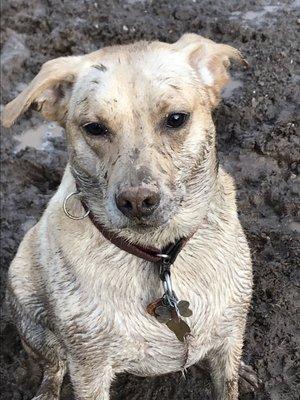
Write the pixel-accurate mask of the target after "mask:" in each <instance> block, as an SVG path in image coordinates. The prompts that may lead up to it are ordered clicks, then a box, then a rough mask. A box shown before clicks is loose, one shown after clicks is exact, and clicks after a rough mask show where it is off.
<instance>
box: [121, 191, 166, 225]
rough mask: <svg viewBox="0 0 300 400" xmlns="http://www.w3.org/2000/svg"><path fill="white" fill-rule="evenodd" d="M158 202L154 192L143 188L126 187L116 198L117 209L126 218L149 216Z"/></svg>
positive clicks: (158, 197) (158, 196) (156, 194)
mask: <svg viewBox="0 0 300 400" xmlns="http://www.w3.org/2000/svg"><path fill="white" fill-rule="evenodd" d="M159 202H160V195H159V193H158V192H157V191H156V190H153V189H149V188H145V187H141V186H138V187H128V188H124V189H123V190H121V191H120V193H119V194H118V195H117V196H116V204H117V207H118V209H119V210H120V211H121V212H122V213H123V214H124V215H126V216H127V217H128V218H142V217H147V216H149V215H151V214H152V213H153V212H154V210H155V209H156V208H157V206H158V205H159Z"/></svg>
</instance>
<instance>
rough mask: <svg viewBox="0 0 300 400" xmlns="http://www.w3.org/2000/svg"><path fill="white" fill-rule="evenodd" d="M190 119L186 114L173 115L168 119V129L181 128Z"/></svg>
mask: <svg viewBox="0 0 300 400" xmlns="http://www.w3.org/2000/svg"><path fill="white" fill-rule="evenodd" d="M188 118H189V114H186V113H172V114H170V115H169V116H168V117H167V120H166V126H167V127H168V128H180V127H181V126H183V125H184V124H185V123H186V121H187V120H188Z"/></svg>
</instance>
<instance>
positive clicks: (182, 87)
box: [4, 35, 242, 231]
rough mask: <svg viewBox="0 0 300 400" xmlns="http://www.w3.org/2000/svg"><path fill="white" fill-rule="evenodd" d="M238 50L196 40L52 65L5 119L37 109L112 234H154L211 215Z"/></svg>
mask: <svg viewBox="0 0 300 400" xmlns="http://www.w3.org/2000/svg"><path fill="white" fill-rule="evenodd" d="M229 57H233V58H237V59H239V60H242V59H241V56H240V54H239V53H238V52H237V51H236V50H235V49H233V48H231V47H229V46H225V45H217V44H215V43H214V42H211V41H209V40H207V39H204V38H201V37H200V36H197V35H184V36H183V37H182V38H181V39H180V40H179V41H178V42H176V43H175V44H173V45H169V44H165V43H160V42H152V43H146V42H140V43H136V44H133V45H128V46H118V47H111V48H105V49H103V50H100V51H98V52H95V53H92V54H90V55H87V56H82V57H67V58H61V59H56V60H52V61H51V62H48V63H46V64H45V66H44V68H43V69H42V71H41V72H40V73H39V75H37V77H36V78H35V80H33V81H32V83H31V85H30V86H29V87H28V89H26V90H25V91H24V92H23V93H21V94H20V95H19V97H18V98H17V99H15V100H14V102H12V103H10V104H9V105H8V106H7V108H6V110H5V112H4V123H5V124H6V125H11V124H12V123H13V122H14V120H15V119H16V118H17V116H18V115H19V114H20V113H21V112H23V111H24V110H25V109H27V108H28V107H29V106H30V105H31V104H32V103H35V104H37V105H38V107H39V108H40V109H41V111H42V112H43V114H44V115H45V117H47V118H49V119H52V120H56V121H58V122H59V123H61V124H62V125H63V126H65V128H66V133H67V138H68V146H69V154H70V164H71V169H72V173H73V175H74V177H75V179H76V181H77V184H78V187H79V189H80V191H81V192H82V194H83V196H84V198H85V201H86V202H87V204H88V205H89V207H90V208H91V209H92V211H93V213H94V214H95V215H96V216H97V217H99V220H100V221H101V222H102V223H104V224H105V225H106V226H108V227H110V228H112V227H113V228H118V229H124V228H130V229H131V230H132V229H133V230H137V231H140V230H148V229H153V228H157V227H158V226H164V225H166V224H168V223H169V222H170V221H171V220H172V219H174V218H175V216H178V215H180V214H181V213H182V212H183V210H185V211H186V209H188V208H189V207H190V212H193V209H196V208H197V209H199V207H203V208H205V207H206V206H207V204H208V202H209V199H210V194H211V193H212V188H213V185H214V182H215V178H216V175H217V168H216V155H215V148H214V147H215V139H214V126H213V122H212V119H211V111H212V109H213V107H215V106H216V104H217V102H218V99H219V95H220V91H221V89H222V87H223V86H224V85H225V83H226V82H227V81H228V76H227V73H226V67H227V64H228V59H229Z"/></svg>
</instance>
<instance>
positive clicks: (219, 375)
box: [209, 338, 243, 400]
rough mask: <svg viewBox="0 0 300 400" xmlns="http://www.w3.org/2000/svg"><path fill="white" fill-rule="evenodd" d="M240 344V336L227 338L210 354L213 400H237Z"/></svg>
mask: <svg viewBox="0 0 300 400" xmlns="http://www.w3.org/2000/svg"><path fill="white" fill-rule="evenodd" d="M242 345H243V340H242V338H240V339H239V340H237V339H232V338H229V339H227V340H226V342H225V343H224V344H223V346H221V347H220V348H219V349H218V350H216V351H213V352H212V353H211V354H210V356H209V360H210V366H211V378H212V383H213V400H238V380H239V367H240V359H241V353H242Z"/></svg>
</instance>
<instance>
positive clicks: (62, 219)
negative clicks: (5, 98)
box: [2, 34, 255, 400]
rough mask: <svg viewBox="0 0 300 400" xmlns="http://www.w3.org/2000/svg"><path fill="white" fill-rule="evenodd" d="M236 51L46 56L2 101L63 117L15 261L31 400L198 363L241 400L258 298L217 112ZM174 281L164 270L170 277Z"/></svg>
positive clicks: (16, 111)
mask: <svg viewBox="0 0 300 400" xmlns="http://www.w3.org/2000/svg"><path fill="white" fill-rule="evenodd" d="M230 59H235V60H237V61H239V62H241V63H244V64H245V63H246V62H245V61H244V59H243V58H242V56H241V54H240V53H239V52H238V51H237V50H236V49H234V48H232V47H230V46H228V45H224V44H217V43H214V42H213V41H211V40H208V39H205V38H203V37H201V36H198V35H196V34H185V35H184V36H182V38H181V39H179V40H178V41H177V42H176V43H173V44H167V43H162V42H158V41H154V42H138V43H134V44H130V45H123V46H113V47H107V48H103V49H101V50H99V51H96V52H93V53H91V54H88V55H83V56H70V57H61V58H57V59H55V60H51V61H49V62H46V63H45V64H44V65H43V67H42V69H41V71H40V72H39V74H38V75H37V76H36V77H35V78H34V79H33V81H32V82H31V83H30V84H29V86H28V87H27V88H26V89H25V90H24V91H23V92H22V93H21V94H20V95H19V96H18V97H17V98H16V99H15V100H13V101H12V102H11V103H9V104H8V105H7V106H6V107H5V109H4V113H3V118H2V120H3V124H4V126H7V127H8V126H11V125H12V124H13V123H14V122H15V120H16V119H17V118H18V117H19V116H20V115H21V114H22V113H24V112H25V111H26V110H27V109H29V108H30V107H32V106H35V107H36V108H37V109H38V110H40V111H41V113H42V114H43V115H44V117H45V118H47V119H50V120H53V121H56V122H58V123H59V124H60V125H62V126H63V127H65V130H66V136H67V142H68V151H69V162H68V165H67V167H66V170H65V173H64V176H63V179H62V182H61V184H60V186H59V188H58V190H57V192H56V194H55V195H54V197H53V198H52V199H51V201H50V202H49V205H48V207H47V209H46V211H45V212H44V214H43V216H42V218H41V220H40V221H39V223H38V224H36V225H35V226H34V227H33V228H32V229H30V231H29V232H28V233H27V234H26V236H25V238H24V240H23V241H22V243H21V245H20V247H19V250H18V252H17V255H16V257H15V259H14V260H13V262H12V265H11V266H10V269H9V276H8V295H7V299H8V304H9V307H10V310H11V314H12V317H13V319H14V322H15V324H16V326H17V329H18V331H19V333H20V336H21V339H22V343H23V345H24V347H25V349H26V350H27V351H28V353H29V354H30V355H31V356H32V357H34V359H35V360H36V361H37V362H38V363H39V364H40V365H41V367H42V368H43V371H44V377H43V381H42V383H41V386H40V389H39V391H38V393H37V395H36V397H35V398H34V399H35V400H37V399H39V400H50V399H51V400H57V399H59V394H60V387H61V384H62V381H63V377H64V375H65V372H66V371H67V370H68V372H69V374H70V377H71V380H72V384H73V387H74V392H75V396H76V398H77V399H94V400H107V399H109V390H110V385H111V382H112V380H113V379H114V377H115V375H116V374H118V373H120V372H124V371H127V372H129V373H132V374H137V375H141V376H151V375H158V374H165V373H170V372H173V371H179V370H182V369H185V368H187V367H189V366H191V365H193V364H195V363H198V362H200V361H201V360H204V359H205V360H207V363H208V365H209V367H210V370H211V377H212V382H213V391H214V398H215V399H219V400H221V399H222V400H234V399H237V398H238V379H239V376H240V377H241V376H242V377H243V378H244V379H246V380H248V381H250V382H252V383H254V382H255V378H254V375H253V374H252V371H251V370H250V369H249V368H248V367H246V366H245V365H244V364H242V363H241V361H240V360H241V352H242V346H243V335H244V330H245V322H246V316H247V310H248V306H249V302H250V298H251V290H252V271H251V260H250V253H249V248H248V244H247V241H246V238H245V235H244V233H243V230H242V228H241V226H240V223H239V220H238V216H237V210H236V203H235V188H234V183H233V180H232V178H231V177H230V176H229V175H228V174H227V173H226V172H224V170H223V169H222V168H221V167H219V165H218V159H217V154H216V148H215V128H214V124H213V121H212V116H211V113H212V110H213V109H214V108H215V107H216V106H217V104H218V102H219V98H220V92H221V90H222V88H223V87H224V85H225V84H226V83H227V82H228V80H229V76H228V73H227V68H228V66H229V60H230ZM171 277H172V279H171Z"/></svg>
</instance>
